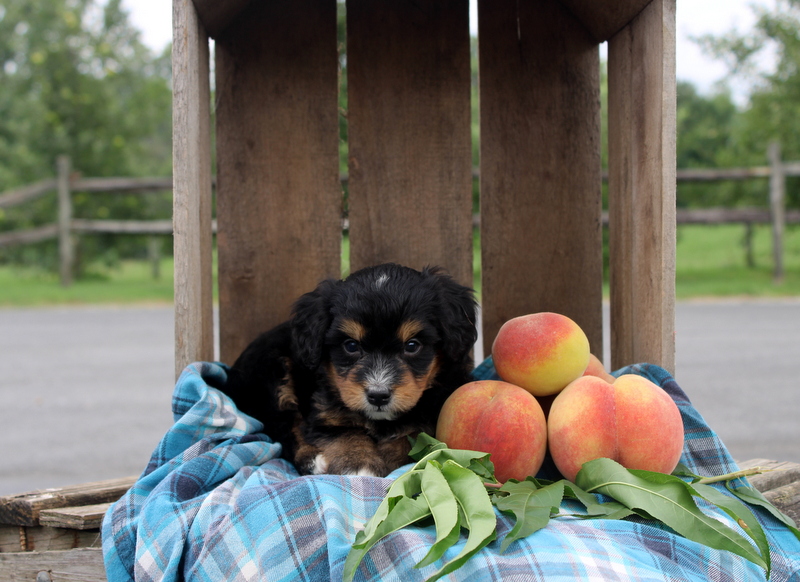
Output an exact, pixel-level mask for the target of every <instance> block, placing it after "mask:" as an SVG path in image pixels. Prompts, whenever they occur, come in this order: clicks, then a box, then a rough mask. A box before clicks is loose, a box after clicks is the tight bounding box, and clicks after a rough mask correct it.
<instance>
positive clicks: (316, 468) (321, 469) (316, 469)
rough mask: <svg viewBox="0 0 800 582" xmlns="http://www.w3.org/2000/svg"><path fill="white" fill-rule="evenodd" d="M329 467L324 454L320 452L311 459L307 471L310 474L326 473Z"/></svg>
mask: <svg viewBox="0 0 800 582" xmlns="http://www.w3.org/2000/svg"><path fill="white" fill-rule="evenodd" d="M329 467H330V463H329V462H328V459H326V458H325V455H323V454H322V453H320V454H318V455H317V456H316V457H314V458H313V459H312V460H311V464H310V466H309V470H308V473H309V474H311V475H326V474H327V473H328V468H329Z"/></svg>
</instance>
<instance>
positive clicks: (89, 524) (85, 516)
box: [39, 502, 113, 530]
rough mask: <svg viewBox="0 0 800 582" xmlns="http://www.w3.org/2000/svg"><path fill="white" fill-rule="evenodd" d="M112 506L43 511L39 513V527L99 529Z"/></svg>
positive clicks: (95, 505)
mask: <svg viewBox="0 0 800 582" xmlns="http://www.w3.org/2000/svg"><path fill="white" fill-rule="evenodd" d="M111 505H113V502H107V503H95V504H93V505H78V506H72V507H60V508H58V509H43V510H42V511H40V512H39V525H46V526H50V527H60V528H67V529H80V530H87V529H99V528H100V525H101V524H102V523H103V516H105V514H106V512H107V511H108V508H109V507H111Z"/></svg>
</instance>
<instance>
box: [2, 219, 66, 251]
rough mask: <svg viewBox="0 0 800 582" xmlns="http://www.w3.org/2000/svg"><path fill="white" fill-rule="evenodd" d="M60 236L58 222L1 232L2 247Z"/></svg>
mask: <svg viewBox="0 0 800 582" xmlns="http://www.w3.org/2000/svg"><path fill="white" fill-rule="evenodd" d="M57 236H58V225H57V224H46V225H44V226H39V227H37V228H29V229H26V230H15V231H11V232H4V233H2V234H0V247H5V246H11V245H20V244H30V243H34V242H39V241H43V240H48V239H51V238H56V237H57Z"/></svg>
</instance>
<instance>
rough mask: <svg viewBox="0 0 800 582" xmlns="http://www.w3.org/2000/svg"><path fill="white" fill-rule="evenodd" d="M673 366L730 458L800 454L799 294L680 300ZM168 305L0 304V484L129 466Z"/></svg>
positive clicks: (159, 400)
mask: <svg viewBox="0 0 800 582" xmlns="http://www.w3.org/2000/svg"><path fill="white" fill-rule="evenodd" d="M676 327H677V350H678V352H677V364H676V368H677V371H676V378H677V379H678V382H679V383H680V384H681V386H682V387H683V388H684V390H685V391H686V392H687V393H688V394H689V396H690V398H691V399H692V401H693V402H694V404H695V406H696V407H697V408H698V409H699V410H700V411H701V413H702V414H703V415H704V416H705V418H706V419H707V420H708V422H709V424H710V425H711V426H712V427H713V428H714V429H715V430H716V431H717V432H718V433H719V434H720V435H721V436H722V439H723V441H724V442H725V443H726V444H727V445H728V448H729V449H730V450H731V451H732V453H733V455H734V456H735V457H736V458H738V459H748V458H753V457H767V458H776V459H781V460H791V461H796V462H800V380H798V367H799V366H800V300H798V301H793V300H791V301H773V302H767V301H728V302H690V303H680V304H679V305H678V309H677V324H676ZM172 338H173V313H172V308H171V307H163V306H155V307H124V308H114V307H81V308H41V309H14V310H10V309H0V402H2V408H1V409H0V410H1V412H0V418H2V420H0V443H2V454H1V455H0V495H5V494H11V493H19V492H22V491H28V490H32V489H37V488H44V487H56V486H61V485H68V484H72V483H80V482H84V481H89V480H98V479H106V478H113V477H120V476H124V475H136V474H138V473H139V472H140V471H141V470H142V468H143V467H144V466H145V464H146V463H147V460H148V458H149V456H150V453H151V451H152V450H153V448H154V447H155V445H156V444H157V443H158V440H159V439H160V437H161V435H162V434H163V433H164V431H165V430H166V429H167V428H168V427H169V426H170V424H171V422H172V414H171V412H170V395H171V391H172V386H173V365H172V356H173V351H172V341H173V339H172Z"/></svg>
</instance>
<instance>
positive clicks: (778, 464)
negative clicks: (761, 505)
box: [738, 459, 800, 524]
mask: <svg viewBox="0 0 800 582" xmlns="http://www.w3.org/2000/svg"><path fill="white" fill-rule="evenodd" d="M738 465H739V468H741V469H751V468H754V467H760V468H761V469H765V470H766V472H764V473H761V474H759V475H753V476H752V477H748V478H747V480H748V481H750V484H751V485H752V486H753V487H755V488H756V489H758V490H759V491H761V493H763V494H764V497H766V498H767V500H769V502H770V503H772V504H773V505H774V506H775V507H777V508H778V509H780V510H781V511H782V512H783V513H785V514H786V515H788V516H789V517H790V518H792V519H793V520H794V521H795V523H798V524H800V463H792V462H787V461H773V460H770V459H750V460H748V461H743V462H740V463H738Z"/></svg>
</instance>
